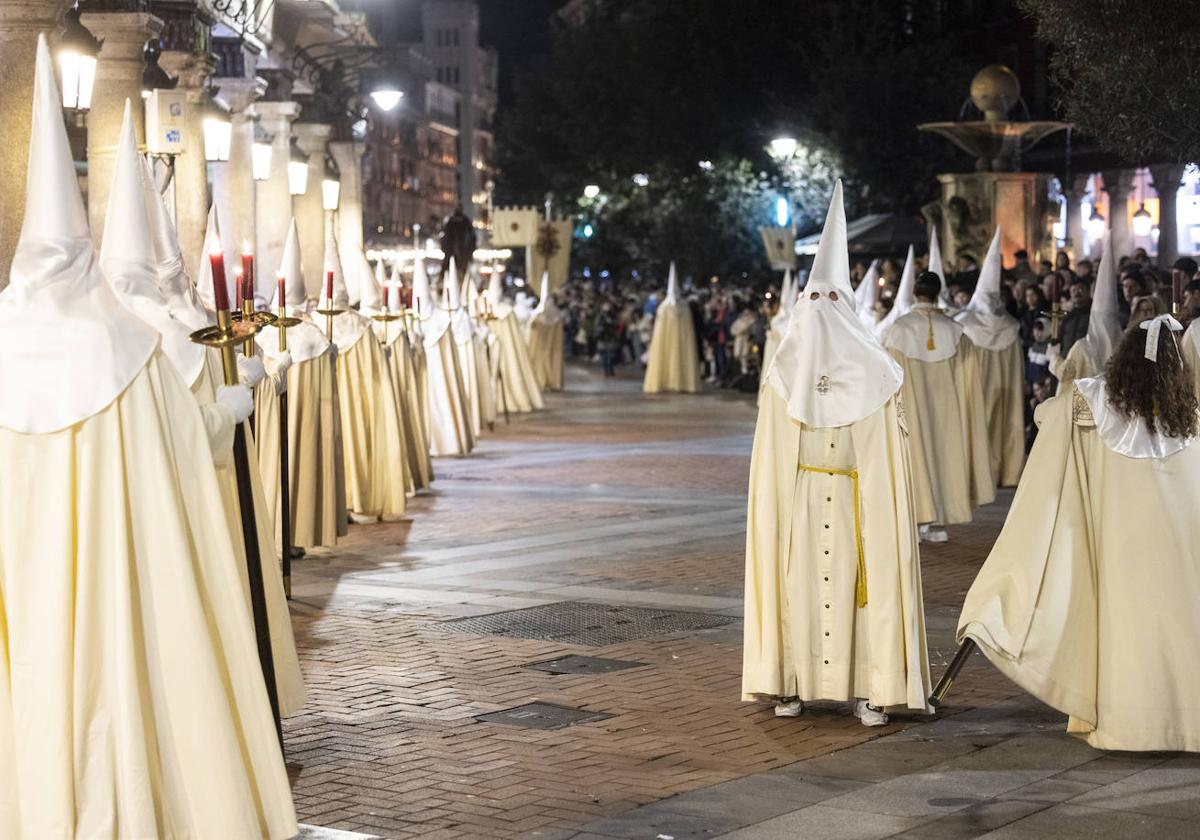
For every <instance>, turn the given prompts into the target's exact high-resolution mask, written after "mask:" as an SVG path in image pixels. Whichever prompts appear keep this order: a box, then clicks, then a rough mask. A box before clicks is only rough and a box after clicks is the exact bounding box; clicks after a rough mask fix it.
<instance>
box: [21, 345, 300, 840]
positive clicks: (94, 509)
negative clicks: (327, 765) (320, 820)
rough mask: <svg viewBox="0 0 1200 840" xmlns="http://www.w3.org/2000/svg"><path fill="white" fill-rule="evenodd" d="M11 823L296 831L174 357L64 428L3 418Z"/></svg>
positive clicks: (218, 833)
mask: <svg viewBox="0 0 1200 840" xmlns="http://www.w3.org/2000/svg"><path fill="white" fill-rule="evenodd" d="M0 464H2V465H3V473H4V480H3V481H0V650H2V651H3V652H4V655H0V837H4V838H6V840H49V838H73V837H79V838H113V840H144V838H160V839H162V840H197V838H210V837H211V838H217V837H219V838H228V840H257V838H262V837H269V838H288V837H292V836H293V835H294V834H295V833H296V831H297V825H296V816H295V812H294V810H293V807H292V799H291V792H290V790H289V784H288V777H287V771H286V768H285V767H284V763H283V757H282V755H281V754H280V750H279V742H278V741H277V740H276V736H275V726H274V723H273V722H272V720H271V711H270V707H269V705H268V702H267V694H266V689H265V687H264V684H263V679H262V670H261V668H260V666H259V661H258V652H257V648H256V646H255V642H254V629H253V624H252V621H251V617H250V611H249V609H248V607H247V602H246V596H245V589H244V583H243V580H242V574H241V570H242V569H244V568H245V566H244V564H243V563H242V562H241V561H240V560H239V559H238V556H237V554H236V552H235V549H234V544H233V541H232V540H231V539H230V529H229V527H228V520H227V515H226V510H225V503H224V501H223V499H222V492H221V489H220V481H219V479H218V477H217V474H216V472H215V471H214V469H213V453H212V451H211V450H210V443H209V440H208V437H207V435H206V431H205V428H204V425H203V423H202V421H201V418H200V412H199V411H198V410H197V407H196V400H195V399H194V397H193V396H192V394H191V392H190V391H189V390H188V386H187V385H186V384H185V383H184V382H183V381H182V380H181V379H180V378H179V374H178V373H176V371H175V369H174V368H173V367H172V366H171V365H170V364H169V363H168V362H166V361H165V360H164V357H163V356H162V355H161V354H160V353H156V354H155V355H154V356H153V357H152V358H151V359H150V361H149V362H148V363H147V364H146V366H145V368H144V369H143V370H142V372H141V373H139V374H137V376H136V377H135V378H134V380H133V381H132V382H131V383H130V385H129V386H128V387H127V388H126V389H125V390H124V391H123V392H122V393H121V394H120V395H119V396H118V397H117V398H116V400H114V401H113V402H112V403H110V404H109V405H108V406H107V407H106V408H104V409H103V410H101V411H100V412H98V413H96V414H94V415H92V416H91V417H88V418H87V419H86V420H82V421H80V422H78V423H76V424H75V425H73V426H70V427H68V428H66V429H63V430H62V431H59V432H54V433H51V434H40V435H24V434H17V433H15V432H10V431H7V430H4V429H0Z"/></svg>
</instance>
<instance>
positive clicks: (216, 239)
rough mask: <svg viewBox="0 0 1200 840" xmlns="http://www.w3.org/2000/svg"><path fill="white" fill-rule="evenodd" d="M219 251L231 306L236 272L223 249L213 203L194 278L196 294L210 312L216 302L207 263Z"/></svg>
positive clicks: (214, 308) (226, 251) (234, 295)
mask: <svg viewBox="0 0 1200 840" xmlns="http://www.w3.org/2000/svg"><path fill="white" fill-rule="evenodd" d="M218 251H220V252H221V254H223V255H225V257H226V259H225V289H226V293H227V294H228V295H229V305H230V306H233V305H234V301H236V300H237V289H236V279H237V272H236V271H235V270H234V266H233V265H231V264H230V263H229V259H228V255H229V249H228V248H226V247H225V241H224V239H223V238H222V235H221V220H220V218H219V216H218V213H217V203H216V202H215V201H214V202H213V203H212V206H211V207H209V208H208V227H206V228H205V230H204V247H203V249H202V252H203V253H202V254H201V255H200V271H199V274H198V276H197V277H196V292H197V293H198V294H199V295H200V300H201V301H203V303H204V307H205V308H206V309H208V310H209V311H210V312H215V311H216V308H217V306H216V300H215V298H214V297H213V276H212V263H211V262H210V261H209V254H214V253H216V252H218Z"/></svg>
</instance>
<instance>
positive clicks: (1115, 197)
mask: <svg viewBox="0 0 1200 840" xmlns="http://www.w3.org/2000/svg"><path fill="white" fill-rule="evenodd" d="M1132 189H1133V170H1132V169H1110V170H1109V171H1107V172H1105V173H1104V191H1105V192H1106V193H1108V217H1109V218H1108V225H1109V229H1110V230H1111V231H1112V247H1113V257H1114V258H1116V259H1120V258H1121V257H1123V256H1127V255H1129V254H1132V253H1133V231H1132V230H1130V228H1129V193H1130V191H1131V190H1132Z"/></svg>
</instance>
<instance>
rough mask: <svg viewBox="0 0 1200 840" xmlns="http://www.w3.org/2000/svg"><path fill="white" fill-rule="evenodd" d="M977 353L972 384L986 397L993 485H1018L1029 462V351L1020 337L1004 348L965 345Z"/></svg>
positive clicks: (970, 370) (974, 357) (969, 385)
mask: <svg viewBox="0 0 1200 840" xmlns="http://www.w3.org/2000/svg"><path fill="white" fill-rule="evenodd" d="M964 347H965V348H967V349H968V352H970V354H971V355H972V357H973V365H972V366H970V367H968V374H969V375H971V374H973V373H974V372H978V383H975V382H974V377H972V381H971V382H968V387H970V388H971V389H972V390H976V391H978V392H979V393H980V394H981V395H982V397H983V413H984V417H985V419H986V425H987V435H988V455H989V464H990V466H991V472H992V480H991V484H992V485H993V486H999V487H1016V486H1017V482H1018V481H1020V480H1021V468H1022V467H1023V466H1024V465H1025V354H1024V350H1023V349H1022V347H1021V342H1020V341H1014V342H1013V343H1012V344H1010V345H1008V346H1007V347H1005V348H1004V349H1002V350H988V349H986V348H983V347H979V346H977V345H975V344H968V345H964Z"/></svg>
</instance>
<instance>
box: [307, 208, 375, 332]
mask: <svg viewBox="0 0 1200 840" xmlns="http://www.w3.org/2000/svg"><path fill="white" fill-rule="evenodd" d="M330 272H332V273H333V299H332V300H330V299H329V294H328V293H329V282H328V277H329V273H330ZM317 309H325V310H329V309H332V310H335V311H336V310H341V312H340V313H339V314H337V315H334V316H333V343H334V344H336V345H337V347H338V352H339V353H346V352H347V351H348V350H349V349H350V348H351V347H353V346H354V345H355V344H356V343H357V342H358V340H359V339H361V338H362V337H363V335H365V334H366V332H367V330H369V329H370V328H371V319H370V318H367V317H366V316H364V315H360V314H359V313H357V312H355V311H354V310H353V309H351V308H350V292H349V290H348V289H347V288H346V275H345V272H344V271H343V269H342V255H341V249H340V247H339V244H338V241H337V236H336V235H335V234H334V232H333V219H332V218H329V219H326V221H325V276H324V277H323V278H322V279H321V296H320V298H319V300H318V303H317ZM313 317H314V318H316V321H315V323H316V324H317V326H319V327H321V328H324V317H325V316H323V315H318V314H316V313H313Z"/></svg>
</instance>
